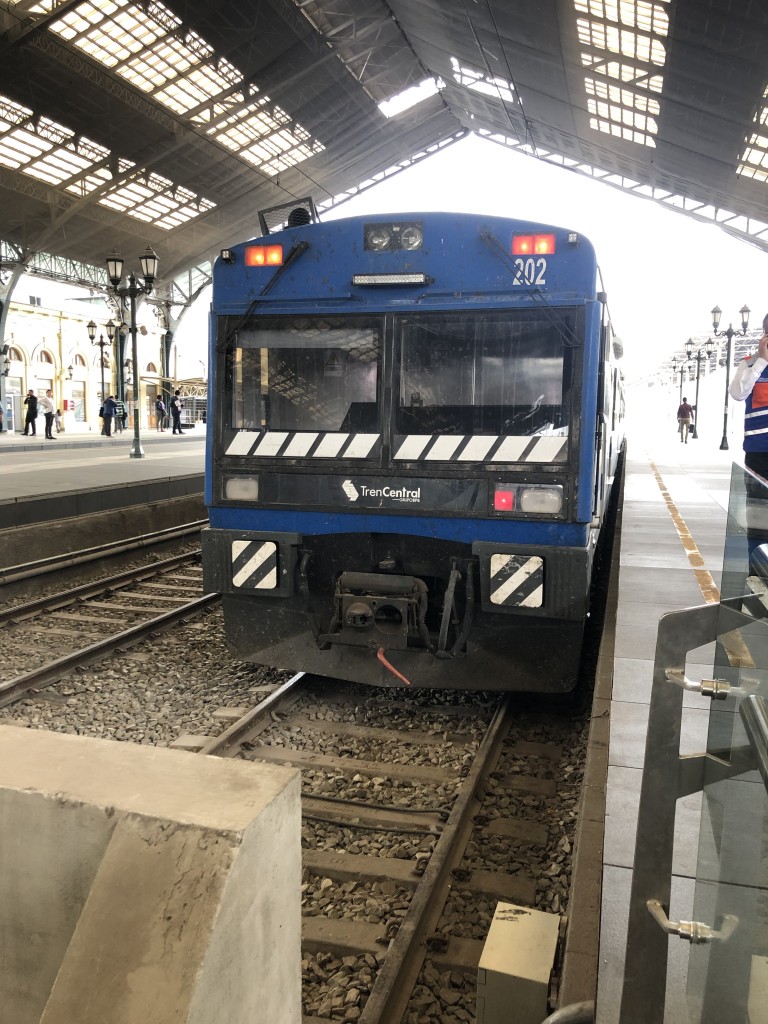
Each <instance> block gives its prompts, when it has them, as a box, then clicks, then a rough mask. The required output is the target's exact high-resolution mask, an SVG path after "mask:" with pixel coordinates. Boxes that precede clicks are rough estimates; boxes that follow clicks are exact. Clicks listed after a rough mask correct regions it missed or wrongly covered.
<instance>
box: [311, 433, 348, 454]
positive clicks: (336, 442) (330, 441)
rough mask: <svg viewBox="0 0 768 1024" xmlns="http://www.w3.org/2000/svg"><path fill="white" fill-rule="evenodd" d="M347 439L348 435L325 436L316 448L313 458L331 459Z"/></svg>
mask: <svg viewBox="0 0 768 1024" xmlns="http://www.w3.org/2000/svg"><path fill="white" fill-rule="evenodd" d="M348 437H349V434H326V435H325V437H324V438H323V440H322V441H321V442H320V444H319V445H318V446H317V450H316V451H315V454H314V456H313V458H315V459H332V458H333V457H334V455H338V454H339V452H340V451H341V449H342V446H343V445H344V442H345V441H346V440H347V438H348Z"/></svg>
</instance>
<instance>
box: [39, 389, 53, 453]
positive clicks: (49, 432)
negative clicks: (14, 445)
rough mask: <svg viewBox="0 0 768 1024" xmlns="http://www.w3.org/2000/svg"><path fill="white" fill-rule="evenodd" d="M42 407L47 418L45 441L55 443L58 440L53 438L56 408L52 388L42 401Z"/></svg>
mask: <svg viewBox="0 0 768 1024" xmlns="http://www.w3.org/2000/svg"><path fill="white" fill-rule="evenodd" d="M40 406H41V407H42V410H43V415H44V416H45V439H46V441H55V440H56V438H55V437H54V436H53V417H54V415H55V412H56V406H55V405H54V404H53V392H52V391H51V390H50V388H49V389H48V391H46V392H45V394H44V395H43V397H42V398H41V399H40Z"/></svg>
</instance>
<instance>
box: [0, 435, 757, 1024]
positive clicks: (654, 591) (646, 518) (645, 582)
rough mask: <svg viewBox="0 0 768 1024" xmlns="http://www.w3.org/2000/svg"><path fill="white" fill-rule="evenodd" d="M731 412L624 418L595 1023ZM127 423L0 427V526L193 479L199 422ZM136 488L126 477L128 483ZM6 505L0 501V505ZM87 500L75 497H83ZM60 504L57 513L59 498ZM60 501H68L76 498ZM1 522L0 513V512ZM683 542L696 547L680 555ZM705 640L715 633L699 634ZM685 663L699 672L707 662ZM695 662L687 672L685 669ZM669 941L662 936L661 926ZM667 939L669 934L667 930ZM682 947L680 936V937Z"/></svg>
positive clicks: (677, 893) (607, 983) (677, 1010)
mask: <svg viewBox="0 0 768 1024" xmlns="http://www.w3.org/2000/svg"><path fill="white" fill-rule="evenodd" d="M740 429H741V423H740V420H739V422H738V423H736V424H734V425H733V436H732V438H731V446H730V450H728V451H721V450H720V449H719V443H720V435H719V434H718V433H717V425H716V424H713V427H712V429H711V431H710V432H709V433H702V435H701V436H700V437H699V439H698V440H690V441H689V442H688V444H681V443H680V441H679V438H678V436H677V435H676V433H675V430H674V422H673V421H669V420H667V421H665V422H664V423H661V424H659V425H658V426H657V427H656V428H654V429H650V430H649V428H648V426H647V424H646V423H645V422H638V424H637V426H636V427H634V428H632V426H631V425H630V427H629V429H628V456H627V461H626V472H625V482H624V499H623V508H622V537H621V550H620V568H619V573H620V576H619V600H618V611H617V622H616V630H615V652H614V664H613V679H612V688H611V692H610V694H609V697H610V701H611V707H610V742H609V751H608V780H607V795H606V817H605V840H604V850H603V873H602V905H601V927H600V934H601V940H600V954H599V971H598V1000H597V1015H596V1020H597V1024H617V1022H619V1020H620V1015H619V1007H620V1001H621V988H622V978H623V965H624V949H625V943H626V929H627V920H628V905H629V894H630V887H631V882H632V870H633V859H634V846H635V832H636V821H637V810H638V800H639V793H640V785H641V780H642V773H643V761H644V754H645V738H646V731H647V723H648V712H649V702H650V694H651V683H652V677H653V663H654V657H655V645H656V632H657V625H658V620H659V618H660V616H661V615H662V614H664V613H665V612H667V611H671V610H675V609H681V608H686V607H690V606H693V605H701V604H703V603H705V602H711V601H717V599H718V596H719V592H718V586H719V582H720V579H721V571H722V564H723V550H724V539H725V530H726V518H727V509H728V498H729V487H730V477H731V471H732V466H733V463H737V464H738V465H743V456H742V452H741V449H740V437H739V431H740ZM132 441H133V436H132V433H131V432H130V431H126V432H125V433H123V434H122V435H118V436H117V437H116V438H114V439H107V438H101V437H98V436H96V437H94V436H93V435H71V436H65V435H59V439H58V440H57V441H55V442H51V441H48V442H46V441H45V440H44V439H41V438H38V439H36V440H34V439H32V438H24V437H19V436H15V437H8V436H7V435H1V436H0V526H2V525H3V523H2V518H3V515H4V514H5V516H6V519H7V518H8V512H7V509H8V508H9V506H11V505H13V504H14V503H16V504H19V503H21V504H24V503H25V502H33V501H35V500H36V499H38V500H42V501H45V500H48V498H49V496H50V495H57V496H59V498H60V507H61V508H62V509H67V508H76V507H77V506H76V504H73V499H74V496H76V495H77V494H86V493H91V494H96V493H99V492H101V493H106V495H107V498H106V500H107V501H108V502H115V501H120V500H125V495H126V493H127V491H126V488H131V487H135V488H140V487H142V486H143V487H147V486H150V485H152V486H155V487H158V486H159V487H161V488H165V489H168V488H172V487H173V486H189V487H197V488H198V490H202V476H203V473H204V448H205V445H204V441H205V433H204V428H203V429H200V428H197V429H195V430H191V431H190V432H188V433H187V434H185V435H182V436H181V437H179V436H177V435H173V434H171V433H170V432H169V431H167V432H165V433H162V434H158V433H156V432H150V431H148V432H146V433H143V434H142V444H143V446H144V448H145V453H146V457H145V458H141V459H135V458H130V455H129V453H130V450H131V445H132ZM137 493H139V492H138V490H137ZM4 509H5V510H6V512H5V513H4V512H3V510H4ZM86 509H87V506H86V508H84V510H86ZM62 514H64V515H66V514H68V513H67V512H63V513H62ZM69 514H77V513H76V512H73V513H69ZM6 525H7V524H6ZM692 552H695V553H696V554H697V557H695V558H692V557H691V553H692ZM712 646H713V647H714V645H712ZM702 650H703V651H704V654H703V656H702V662H703V663H702V664H701V665H699V666H695V667H693V666H690V665H689V666H687V671H688V672H692V671H693V670H694V668H695V670H696V671H698V673H699V675H698V678H703V677H707V678H711V673H712V667H713V666H712V662H711V661H710V662H709V664H707V660H708V656H707V651H706V650H704V649H702ZM696 677H697V676H696V675H695V672H694V674H693V678H696ZM708 715H709V702H708V701H707V700H706V699H705V698H703V697H700V696H699V695H697V694H689V693H686V695H685V699H684V721H683V740H682V747H681V749H682V752H683V753H693V752H701V751H704V750H705V749H706V739H707V722H708ZM680 804H681V806H680V805H679V806H678V827H679V835H677V836H676V843H675V863H674V879H673V903H672V906H671V912H672V913H671V915H670V916H675V917H676V918H677V919H686V920H690V919H691V917H692V907H693V891H694V879H695V874H696V864H697V845H698V830H699V823H700V811H701V797H700V795H696V796H691V797H687V798H685V799H684V800H682V801H681V802H680ZM670 941H672V940H670ZM675 941H678V942H679V940H675ZM681 947H686V948H685V949H682V948H681ZM677 949H678V952H675V953H674V954H671V956H670V964H669V971H668V1005H667V1012H666V1015H665V1018H664V1024H687V1022H688V1019H689V1018H688V1012H687V1008H686V969H687V944H686V943H683V942H679V946H678V947H677Z"/></svg>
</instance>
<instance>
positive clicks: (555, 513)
mask: <svg viewBox="0 0 768 1024" xmlns="http://www.w3.org/2000/svg"><path fill="white" fill-rule="evenodd" d="M270 216H271V220H272V222H273V223H274V222H276V227H273V228H272V229H270V219H269V217H267V216H265V215H262V219H261V225H262V230H263V235H262V237H260V238H257V239H254V240H252V241H248V242H244V243H242V244H240V245H237V246H235V247H234V248H232V249H227V250H224V251H222V253H221V256H220V258H219V259H218V260H217V261H216V265H215V269H214V274H213V303H212V309H211V317H210V363H209V365H210V367H211V378H210V385H209V415H208V437H207V453H206V503H207V505H208V509H209V516H210V526H209V528H207V529H206V530H204V531H203V566H204V574H205V585H206V588H207V589H208V590H209V591H219V592H221V594H222V598H223V609H224V621H225V628H226V634H227V640H228V643H229V645H230V647H231V649H232V650H233V653H234V654H235V655H236V656H238V657H239V658H241V659H243V660H246V661H252V662H258V663H262V664H267V665H273V666H276V667H281V668H286V669H291V670H300V669H303V670H306V671H310V672H314V673H318V674H320V675H323V676H331V677H338V678H341V679H345V680H353V681H358V682H363V683H369V684H376V685H392V686H400V685H404V684H405V683H409V684H411V685H414V686H423V687H455V688H464V689H486V690H524V691H542V692H564V691H567V690H569V689H571V688H573V686H574V685H575V682H576V679H577V673H578V665H579V652H580V649H581V644H582V634H583V628H584V623H585V619H586V616H587V614H588V609H589V597H590V582H591V578H592V569H593V564H594V561H595V551H596V547H597V544H598V540H599V538H600V536H601V528H602V526H603V523H604V520H605V515H606V508H607V505H608V500H609V496H610V493H611V487H612V483H613V480H614V476H615V474H616V471H617V465H618V461H619V457H620V453H621V451H622V448H623V433H622V418H623V400H622V390H621V378H620V372H619V368H618V359H619V357H620V355H621V351H620V349H621V346H620V343H619V342H618V341H617V340H616V339H615V338H614V336H613V331H612V327H611V323H610V320H609V318H608V314H607V307H606V300H605V295H604V294H603V293H601V292H600V291H598V267H597V263H596V260H595V254H594V250H593V247H592V245H591V244H590V242H589V241H588V240H587V239H586V238H584V237H583V236H582V235H580V234H578V233H575V232H572V231H567V230H563V229H561V228H557V227H551V226H548V225H544V224H538V223H530V222H527V221H519V220H510V219H505V218H502V217H496V216H476V215H466V214H447V213H409V214H404V215H402V216H383V215H382V216H370V217H354V218H349V219H345V220H336V221H328V222H319V221H318V219H317V216H316V213H315V211H314V208H313V207H312V204H311V202H309V201H303V202H302V203H299V204H297V205H296V206H295V208H294V209H292V210H288V209H287V208H285V209H283V208H278V209H277V210H276V211H271V213H270Z"/></svg>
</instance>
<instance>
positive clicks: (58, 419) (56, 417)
mask: <svg viewBox="0 0 768 1024" xmlns="http://www.w3.org/2000/svg"><path fill="white" fill-rule="evenodd" d="M53 422H54V423H55V424H56V433H57V434H60V433H61V409H57V410H56V412H55V413H54V414H53Z"/></svg>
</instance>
